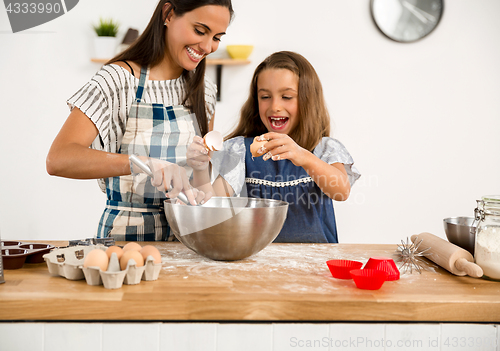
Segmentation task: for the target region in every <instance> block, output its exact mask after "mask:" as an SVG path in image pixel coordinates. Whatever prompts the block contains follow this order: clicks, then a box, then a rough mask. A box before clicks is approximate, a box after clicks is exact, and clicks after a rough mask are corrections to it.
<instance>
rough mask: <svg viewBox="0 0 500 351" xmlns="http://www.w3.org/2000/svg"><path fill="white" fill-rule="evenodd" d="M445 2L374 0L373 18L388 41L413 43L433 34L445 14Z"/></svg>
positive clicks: (432, 0) (371, 4) (430, 0)
mask: <svg viewBox="0 0 500 351" xmlns="http://www.w3.org/2000/svg"><path fill="white" fill-rule="evenodd" d="M443 2H444V0H371V3H370V8H371V13H372V18H373V21H374V22H375V24H376V25H377V27H378V28H379V29H380V31H381V32H382V33H383V34H384V35H385V36H387V37H388V38H390V39H392V40H394V41H398V42H402V43H410V42H413V41H416V40H419V39H422V38H423V37H425V36H427V35H429V33H431V32H432V31H433V30H434V29H435V28H436V27H437V25H438V23H439V21H440V20H441V17H442V15H443V7H444V3H443Z"/></svg>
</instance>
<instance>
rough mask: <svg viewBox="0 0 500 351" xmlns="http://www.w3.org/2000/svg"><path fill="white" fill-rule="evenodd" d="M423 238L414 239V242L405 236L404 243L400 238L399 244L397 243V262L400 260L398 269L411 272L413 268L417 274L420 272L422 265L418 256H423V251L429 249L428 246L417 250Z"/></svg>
mask: <svg viewBox="0 0 500 351" xmlns="http://www.w3.org/2000/svg"><path fill="white" fill-rule="evenodd" d="M422 241H423V240H416V241H415V242H414V243H412V242H411V241H410V239H408V237H407V238H406V243H405V242H404V241H403V240H401V245H398V250H397V251H398V253H399V255H400V257H399V259H398V262H400V263H401V264H400V266H399V270H400V271H401V272H402V273H406V272H408V271H409V272H410V273H413V270H414V269H415V270H416V271H417V272H418V273H419V274H422V267H421V266H420V261H419V258H418V257H423V256H425V255H426V254H425V252H426V251H428V250H429V249H430V247H428V248H427V249H425V250H422V251H419V250H418V247H419V246H420V244H421V243H422Z"/></svg>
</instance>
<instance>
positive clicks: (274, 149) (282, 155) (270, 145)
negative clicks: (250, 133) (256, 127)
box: [257, 132, 311, 167]
mask: <svg viewBox="0 0 500 351" xmlns="http://www.w3.org/2000/svg"><path fill="white" fill-rule="evenodd" d="M257 138H258V140H260V141H263V140H268V142H267V143H265V144H264V145H263V146H262V147H263V148H264V149H265V151H267V153H266V154H264V156H262V159H263V160H264V161H267V160H269V159H272V160H273V161H279V160H290V161H292V163H293V164H294V165H295V166H299V167H301V166H303V165H304V164H305V163H306V161H307V158H308V157H310V156H311V153H310V152H309V151H307V150H306V149H304V148H302V147H300V146H299V145H298V144H297V143H296V142H295V141H294V140H293V139H292V138H290V137H289V136H288V135H287V134H281V133H273V132H270V133H265V134H262V135H261V136H260V137H257Z"/></svg>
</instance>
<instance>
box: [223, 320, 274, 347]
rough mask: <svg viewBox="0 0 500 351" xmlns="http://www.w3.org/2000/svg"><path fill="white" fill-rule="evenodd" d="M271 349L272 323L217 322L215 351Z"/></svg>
mask: <svg viewBox="0 0 500 351" xmlns="http://www.w3.org/2000/svg"><path fill="white" fill-rule="evenodd" d="M234 350H238V351H255V350H258V351H272V350H273V325H272V324H253V323H246V324H243V323H242V324H232V323H231V324H219V325H218V326H217V351H234Z"/></svg>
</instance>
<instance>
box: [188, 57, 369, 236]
mask: <svg viewBox="0 0 500 351" xmlns="http://www.w3.org/2000/svg"><path fill="white" fill-rule="evenodd" d="M329 135H330V118H329V115H328V111H327V109H326V106H325V101H324V98H323V90H322V87H321V83H320V80H319V78H318V76H317V74H316V72H315V70H314V68H313V67H312V66H311V64H310V63H309V62H308V61H307V60H306V59H305V58H304V57H302V56H301V55H299V54H296V53H293V52H287V51H283V52H277V53H274V54H272V55H271V56H269V57H268V58H266V59H265V60H264V61H263V62H262V63H261V64H260V65H259V66H258V67H257V69H256V71H255V73H254V76H253V79H252V83H251V86H250V96H249V98H248V100H247V101H246V103H245V104H244V105H243V108H242V112H241V118H240V121H239V124H238V126H237V127H236V129H235V131H234V132H233V133H232V134H231V135H230V136H229V137H228V139H229V140H227V141H226V142H225V143H224V144H225V145H224V152H223V153H221V154H220V155H222V156H218V155H217V153H215V155H214V156H213V158H212V164H213V166H214V168H215V169H216V170H218V171H219V176H218V178H217V179H216V180H215V182H214V183H213V190H214V191H215V194H216V195H217V196H232V195H233V194H240V193H241V195H243V196H248V197H259V198H268V199H278V200H284V201H287V202H288V203H289V208H288V215H287V219H286V221H285V224H284V226H283V228H282V230H281V232H280V234H279V235H278V237H277V238H276V240H275V242H302V243H326V242H328V243H337V242H338V238H337V229H336V224H335V214H334V211H333V203H332V199H333V200H337V201H343V200H346V199H347V198H348V197H349V192H350V190H351V186H352V185H353V184H354V182H355V181H356V179H358V178H359V177H360V174H359V173H358V171H357V170H356V168H355V167H354V166H353V163H354V161H353V159H352V157H351V156H350V155H349V153H348V152H347V150H346V148H345V147H344V146H343V145H342V144H341V143H340V142H339V141H337V140H335V139H332V138H330V137H329ZM254 137H257V139H258V140H262V141H267V142H266V143H265V144H263V146H262V147H261V149H260V150H259V151H260V153H264V155H263V156H262V157H252V154H251V153H250V145H251V144H252V143H253V141H254ZM200 173H201V171H197V172H195V174H194V175H195V176H196V177H203V175H201V174H200ZM205 177H206V175H205ZM205 190H206V191H209V190H211V188H209V187H208V186H207V188H205Z"/></svg>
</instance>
